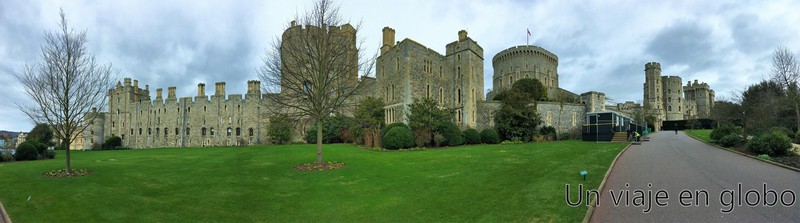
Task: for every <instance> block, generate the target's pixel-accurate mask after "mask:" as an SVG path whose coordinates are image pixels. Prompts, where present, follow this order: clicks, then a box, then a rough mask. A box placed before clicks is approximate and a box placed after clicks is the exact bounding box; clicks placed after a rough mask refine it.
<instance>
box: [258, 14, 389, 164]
mask: <svg viewBox="0 0 800 223" xmlns="http://www.w3.org/2000/svg"><path fill="white" fill-rule="evenodd" d="M303 25H305V26H303ZM359 29H360V25H356V26H355V27H354V26H352V25H350V24H349V23H346V22H344V21H343V19H342V18H341V15H340V14H339V8H338V7H337V6H334V5H333V2H332V1H331V0H318V1H316V2H315V3H314V6H313V7H312V9H311V10H309V11H307V12H306V14H305V15H304V16H303V17H298V18H295V20H294V21H292V23H291V26H289V27H287V29H286V31H285V32H284V34H283V36H282V37H280V38H276V39H275V40H274V41H273V44H272V46H271V47H270V48H268V49H267V52H266V55H265V57H264V58H263V59H262V60H263V65H262V66H261V67H260V68H259V76H260V78H261V80H262V81H263V82H264V83H265V85H264V87H265V92H267V94H266V98H267V99H268V100H266V102H267V103H270V104H269V106H266V107H267V108H273V110H276V112H283V113H285V114H287V115H289V116H290V117H294V119H302V118H306V119H308V118H310V119H313V120H315V121H316V123H317V124H316V125H317V126H316V129H317V164H319V165H322V120H323V119H324V118H326V117H329V116H331V115H332V114H336V113H341V111H342V109H344V108H351V107H353V106H354V105H355V104H356V100H354V99H355V97H354V96H355V95H357V94H359V93H360V92H361V89H362V88H363V87H364V81H360V80H359V72H361V73H362V74H364V76H368V75H369V73H370V71H371V70H372V66H373V65H374V61H375V59H374V56H372V57H369V58H367V57H365V56H364V54H365V50H364V48H363V45H364V44H363V40H362V41H358V38H357V36H356V35H357V33H358V30H359Z"/></svg>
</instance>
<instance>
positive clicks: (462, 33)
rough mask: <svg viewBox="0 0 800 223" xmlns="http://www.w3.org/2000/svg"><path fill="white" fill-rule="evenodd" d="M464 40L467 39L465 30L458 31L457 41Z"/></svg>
mask: <svg viewBox="0 0 800 223" xmlns="http://www.w3.org/2000/svg"><path fill="white" fill-rule="evenodd" d="M466 39H467V31H466V30H461V31H458V41H464V40H466Z"/></svg>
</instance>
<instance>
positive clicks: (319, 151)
mask: <svg viewBox="0 0 800 223" xmlns="http://www.w3.org/2000/svg"><path fill="white" fill-rule="evenodd" d="M317 164H319V165H322V119H320V120H317Z"/></svg>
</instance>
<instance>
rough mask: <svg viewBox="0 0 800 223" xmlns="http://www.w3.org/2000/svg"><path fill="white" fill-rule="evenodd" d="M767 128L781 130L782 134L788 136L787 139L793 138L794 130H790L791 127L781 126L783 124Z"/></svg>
mask: <svg viewBox="0 0 800 223" xmlns="http://www.w3.org/2000/svg"><path fill="white" fill-rule="evenodd" d="M769 130H770V131H778V132H782V133H783V134H786V136H787V137H789V139H793V138H794V132H792V130H791V129H789V128H786V127H783V126H776V127H772V128H770V129H769Z"/></svg>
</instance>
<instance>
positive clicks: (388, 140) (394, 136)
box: [381, 126, 414, 150]
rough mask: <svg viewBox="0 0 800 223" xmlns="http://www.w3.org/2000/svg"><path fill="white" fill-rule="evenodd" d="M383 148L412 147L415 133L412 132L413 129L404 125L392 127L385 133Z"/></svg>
mask: <svg viewBox="0 0 800 223" xmlns="http://www.w3.org/2000/svg"><path fill="white" fill-rule="evenodd" d="M381 141H382V142H383V148H385V149H392V150H394V149H406V148H411V147H412V146H414V133H413V132H411V129H408V128H406V127H403V126H396V127H394V128H392V129H389V131H388V132H386V134H385V135H383V139H382V140H381Z"/></svg>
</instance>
